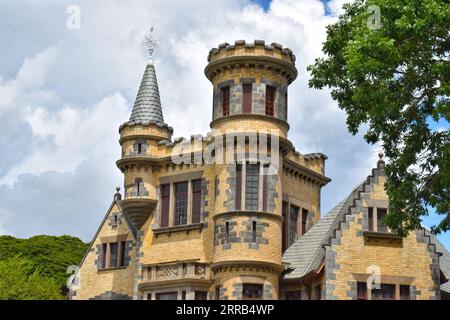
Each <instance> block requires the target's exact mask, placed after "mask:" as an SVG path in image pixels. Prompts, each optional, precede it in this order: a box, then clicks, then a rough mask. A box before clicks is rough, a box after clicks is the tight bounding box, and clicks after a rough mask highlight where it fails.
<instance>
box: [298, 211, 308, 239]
mask: <svg viewBox="0 0 450 320" xmlns="http://www.w3.org/2000/svg"><path fill="white" fill-rule="evenodd" d="M301 213H302V217H301V222H300V223H301V227H300V232H299V235H300V236H302V235H304V234H305V233H306V232H307V231H308V230H307V229H306V227H307V225H306V223H307V222H308V213H309V211H308V210H307V209H305V208H301Z"/></svg>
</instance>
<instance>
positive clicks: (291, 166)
mask: <svg viewBox="0 0 450 320" xmlns="http://www.w3.org/2000/svg"><path fill="white" fill-rule="evenodd" d="M283 169H284V170H286V171H288V172H290V173H291V174H294V175H298V176H300V177H305V178H306V179H307V180H309V181H310V182H314V183H317V184H318V185H320V186H324V185H326V184H327V183H328V182H330V181H331V179H330V178H328V177H326V176H324V175H321V174H320V173H317V172H315V171H313V170H311V169H308V168H306V167H304V166H302V165H300V164H298V163H296V162H295V161H292V160H289V159H284V161H283Z"/></svg>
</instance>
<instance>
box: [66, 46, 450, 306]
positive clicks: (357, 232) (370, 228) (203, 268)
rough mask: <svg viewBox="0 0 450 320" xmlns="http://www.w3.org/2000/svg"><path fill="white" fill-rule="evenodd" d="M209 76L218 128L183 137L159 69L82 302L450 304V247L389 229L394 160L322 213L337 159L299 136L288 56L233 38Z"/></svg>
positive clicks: (136, 124)
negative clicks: (301, 145)
mask: <svg viewBox="0 0 450 320" xmlns="http://www.w3.org/2000/svg"><path fill="white" fill-rule="evenodd" d="M205 75H206V77H207V78H208V79H209V80H210V82H211V83H212V86H213V99H212V100H213V105H212V121H211V124H210V127H211V132H210V133H209V134H208V135H206V136H191V137H190V138H189V139H182V138H177V139H173V138H172V134H173V129H172V128H171V127H170V126H169V125H168V124H166V123H165V122H164V117H163V110H162V105H161V101H160V97H159V89H158V83H157V79H156V72H155V66H154V63H153V61H152V60H150V61H149V63H148V64H147V66H146V69H145V72H144V75H143V78H142V82H141V85H140V87H139V91H138V94H137V97H136V100H135V103H134V106H133V110H132V113H131V116H130V119H129V121H127V122H125V123H124V124H123V125H121V126H120V128H119V133H120V140H119V143H120V145H121V147H122V156H121V158H120V159H119V160H118V161H117V162H116V164H117V166H118V168H119V169H120V170H121V172H122V173H123V174H124V192H123V195H122V194H121V193H120V188H117V193H116V194H115V195H114V199H113V201H112V203H111V206H110V208H109V209H108V211H107V213H106V215H105V217H104V219H103V221H102V222H101V224H100V226H99V228H98V230H97V232H96V234H95V236H94V238H93V240H92V242H91V244H90V247H89V249H88V251H87V253H86V255H85V256H84V258H83V260H82V262H81V264H80V268H79V270H78V272H77V274H76V276H75V278H74V279H75V280H74V283H73V285H72V286H71V290H70V294H69V295H70V298H71V299H144V300H164V299H166V300H167V299H178V300H182V299H186V300H206V299H208V300H213V299H216V300H218V299H220V300H236V299H249V300H250V299H256V300H257V299H440V298H448V295H449V292H450V284H449V282H448V280H449V279H450V254H449V252H448V251H447V250H446V249H445V248H444V247H443V246H442V245H441V244H440V243H439V241H437V239H436V238H435V237H434V236H432V235H431V234H430V233H429V232H428V231H427V230H424V229H422V230H417V231H414V232H411V233H410V234H409V236H407V237H405V238H402V237H399V236H398V235H396V234H395V233H394V232H392V231H391V230H389V229H388V228H387V227H386V226H384V225H383V220H382V218H383V216H384V215H385V214H386V212H387V207H388V198H387V195H386V193H385V191H384V182H385V179H386V177H385V174H384V162H383V160H382V156H380V160H379V161H378V163H377V165H376V167H375V168H374V169H373V170H372V172H371V173H370V175H369V176H368V177H367V179H366V180H365V181H364V182H363V183H361V184H360V185H358V186H357V187H356V188H355V189H354V191H353V192H352V193H351V194H350V195H349V196H348V197H347V198H346V199H344V200H343V201H342V202H340V203H339V204H338V205H337V206H336V207H335V208H334V209H333V210H331V212H329V213H328V214H326V215H324V216H323V217H321V214H320V194H321V188H322V187H323V186H325V185H326V184H328V183H329V182H330V179H329V178H327V177H326V175H325V161H326V159H327V157H326V156H325V155H324V154H322V153H310V154H302V153H300V152H298V151H296V150H295V148H294V146H293V144H292V142H291V141H290V140H289V139H288V130H289V123H288V87H289V85H290V84H291V83H292V82H293V81H294V80H295V79H296V77H297V69H296V67H295V55H294V54H293V52H292V51H291V50H290V49H288V48H284V47H283V46H282V45H280V44H277V43H272V44H271V45H269V44H266V43H265V42H264V41H262V40H255V41H254V42H252V43H249V42H245V41H243V40H240V41H235V43H234V44H228V43H223V44H221V45H219V46H218V48H213V49H212V50H211V51H210V53H209V55H208V64H207V66H206V68H205ZM337 143H338V142H337ZM274 163H275V164H276V165H274ZM372 280H373V281H372ZM372 282H373V283H375V284H376V286H375V287H373V288H372V287H371V284H372Z"/></svg>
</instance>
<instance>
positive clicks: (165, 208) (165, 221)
mask: <svg viewBox="0 0 450 320" xmlns="http://www.w3.org/2000/svg"><path fill="white" fill-rule="evenodd" d="M169 204H170V185H169V184H163V185H161V227H167V226H168V225H169Z"/></svg>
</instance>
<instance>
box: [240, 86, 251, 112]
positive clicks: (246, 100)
mask: <svg viewBox="0 0 450 320" xmlns="http://www.w3.org/2000/svg"><path fill="white" fill-rule="evenodd" d="M242 92H243V95H244V97H243V112H244V113H252V85H251V84H243V85H242Z"/></svg>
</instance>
